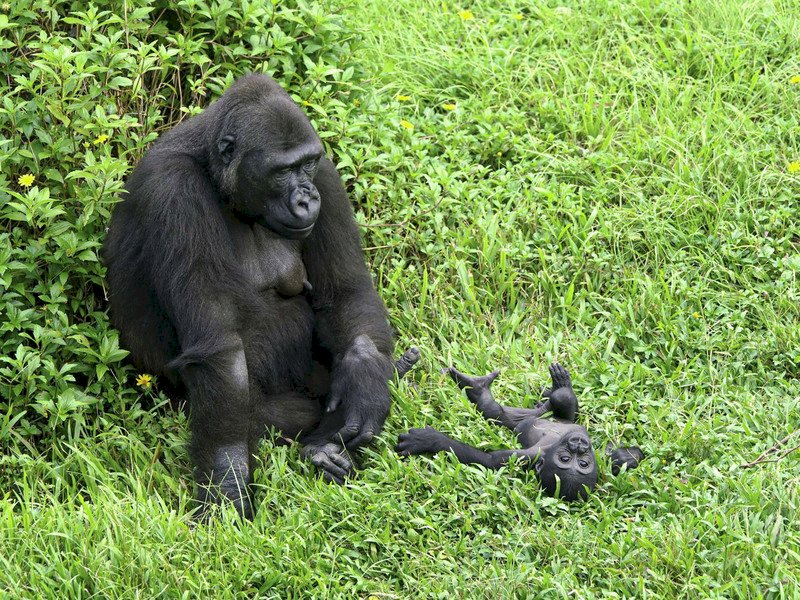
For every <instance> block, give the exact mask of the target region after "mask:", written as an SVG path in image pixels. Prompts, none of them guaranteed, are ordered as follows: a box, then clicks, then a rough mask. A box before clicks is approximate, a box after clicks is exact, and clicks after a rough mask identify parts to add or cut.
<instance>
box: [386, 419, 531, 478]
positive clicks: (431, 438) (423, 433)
mask: <svg viewBox="0 0 800 600" xmlns="http://www.w3.org/2000/svg"><path fill="white" fill-rule="evenodd" d="M395 450H396V451H397V453H398V454H400V456H411V455H412V454H436V453H437V452H446V451H450V452H452V453H453V454H455V455H456V458H458V462H460V463H464V464H477V465H483V466H484V467H486V468H488V469H499V468H500V467H502V466H503V465H504V464H506V463H507V462H508V459H509V457H511V456H512V455H514V454H519V455H523V456H524V455H525V452H524V451H522V450H494V451H492V452H484V451H483V450H478V449H477V448H473V447H472V446H469V445H467V444H465V443H463V442H459V441H458V440H454V439H453V438H451V437H449V436H447V435H445V434H444V433H442V432H441V431H437V430H436V429H434V428H433V427H426V428H425V429H410V430H409V431H408V433H403V434H401V435H400V437H399V439H398V444H397V447H396V448H395Z"/></svg>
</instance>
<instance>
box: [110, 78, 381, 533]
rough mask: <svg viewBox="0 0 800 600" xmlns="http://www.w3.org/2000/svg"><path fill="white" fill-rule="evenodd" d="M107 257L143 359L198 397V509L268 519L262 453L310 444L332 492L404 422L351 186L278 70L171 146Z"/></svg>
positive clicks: (116, 227) (149, 159) (153, 166)
mask: <svg viewBox="0 0 800 600" xmlns="http://www.w3.org/2000/svg"><path fill="white" fill-rule="evenodd" d="M126 191H127V193H126V194H125V196H124V198H123V200H122V202H121V203H120V204H118V205H117V206H116V208H115V210H114V214H113V216H112V218H111V223H110V228H109V233H108V236H107V239H106V241H105V244H104V247H103V255H104V259H105V262H106V265H107V266H108V283H109V287H110V302H111V313H112V319H113V322H114V324H115V326H116V327H117V328H118V329H119V330H120V333H121V338H122V342H123V345H124V346H125V347H126V348H127V349H128V350H130V352H131V356H132V358H133V360H134V362H135V364H136V365H137V366H138V367H139V368H141V369H143V370H146V371H150V372H154V373H157V374H160V375H162V376H163V377H164V378H166V380H167V381H168V382H170V384H172V387H174V389H175V391H176V393H178V394H180V395H181V396H182V397H185V398H186V399H187V400H188V406H189V415H190V427H191V434H192V435H191V444H190V449H189V451H190V454H191V458H192V460H193V463H194V467H195V479H196V482H197V484H198V490H199V492H198V498H199V500H201V502H203V504H204V505H205V504H206V503H219V502H221V501H223V500H224V499H227V500H230V501H231V502H233V504H234V505H235V506H236V508H237V510H238V511H239V512H240V514H242V515H244V516H246V517H251V516H252V503H251V499H250V493H249V489H248V488H249V484H250V482H251V480H252V468H253V460H252V457H253V452H254V450H255V448H256V444H257V443H258V440H259V438H260V437H261V436H263V435H264V433H265V431H266V430H267V428H268V427H270V426H272V427H275V428H276V429H277V430H280V431H281V432H282V434H283V435H284V436H288V437H295V436H298V435H300V436H301V437H300V439H301V441H302V442H303V444H304V450H303V453H304V455H305V456H308V457H309V458H310V459H311V461H312V462H313V463H314V464H315V465H316V466H317V467H318V468H319V469H321V471H322V474H323V476H324V477H325V478H326V479H328V480H331V481H335V482H342V481H343V479H344V478H345V477H346V476H347V475H348V473H349V472H350V470H351V469H352V462H351V459H350V457H349V455H348V452H347V451H348V450H353V449H355V448H357V447H359V446H362V445H364V444H367V443H368V442H369V441H370V440H371V439H372V437H373V436H374V435H376V434H377V433H379V432H380V430H381V427H382V425H383V422H384V420H385V419H386V416H387V414H388V411H389V389H388V380H389V379H390V377H391V376H392V361H391V354H392V335H391V330H390V328H389V324H388V321H387V315H386V309H385V307H384V305H383V303H382V302H381V300H380V299H379V297H378V295H377V293H376V292H375V289H374V287H373V284H372V280H371V278H370V275H369V272H368V270H367V266H366V264H365V261H364V256H363V252H362V250H361V246H360V242H359V232H358V229H357V226H356V223H355V220H354V218H353V212H352V209H351V207H350V204H349V202H348V199H347V196H346V194H345V191H344V187H343V185H342V181H341V179H340V177H339V174H338V173H337V171H336V169H335V167H334V165H333V163H332V162H331V161H330V160H328V159H327V158H326V157H325V156H324V155H323V147H322V144H321V142H320V139H319V137H318V136H317V134H316V132H315V131H314V129H313V127H312V126H311V123H310V122H309V120H308V118H307V117H306V116H305V115H304V114H303V112H302V111H301V110H300V109H299V108H298V106H297V105H296V104H295V103H294V102H293V101H292V100H291V99H290V98H289V95H288V94H287V93H286V92H285V91H284V90H283V89H281V87H280V86H279V85H278V84H277V83H276V82H275V81H274V80H273V79H271V78H270V77H268V76H266V75H249V76H246V77H243V78H241V79H240V80H238V81H237V82H236V83H234V84H233V85H232V86H231V87H230V89H228V91H226V92H225V93H224V94H223V95H222V97H221V98H220V99H219V100H217V101H216V102H215V103H213V104H212V105H211V106H209V107H208V108H207V109H206V110H205V111H204V112H203V113H202V114H200V115H197V116H195V117H192V118H190V119H189V120H187V121H186V122H184V123H182V124H180V125H179V126H177V127H176V128H174V129H173V130H172V131H170V132H169V133H167V134H166V135H164V136H163V137H162V138H161V139H159V140H158V141H157V142H156V143H155V144H154V145H153V146H152V147H151V148H150V150H149V151H148V152H147V153H146V154H145V155H144V157H143V158H142V160H141V162H140V163H139V165H138V166H137V167H136V169H135V170H134V171H133V173H132V174H131V175H130V177H129V178H128V181H127V183H126Z"/></svg>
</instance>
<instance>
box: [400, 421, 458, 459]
mask: <svg viewBox="0 0 800 600" xmlns="http://www.w3.org/2000/svg"><path fill="white" fill-rule="evenodd" d="M446 439H447V436H445V435H444V434H443V433H442V432H440V431H437V430H435V429H434V428H433V427H426V428H425V429H417V428H415V429H409V431H408V433H402V434H400V437H399V438H398V439H397V446H396V447H395V451H396V452H397V453H398V454H399V455H400V456H411V455H412V454H434V453H436V452H439V451H440V450H445V449H446V446H445V445H444V441H445V440H446Z"/></svg>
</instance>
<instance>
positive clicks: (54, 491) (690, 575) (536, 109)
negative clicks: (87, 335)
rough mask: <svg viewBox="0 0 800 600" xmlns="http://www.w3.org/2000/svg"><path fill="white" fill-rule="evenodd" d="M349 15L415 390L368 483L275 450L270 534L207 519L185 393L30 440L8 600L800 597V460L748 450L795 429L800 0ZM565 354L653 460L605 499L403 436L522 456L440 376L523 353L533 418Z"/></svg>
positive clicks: (8, 463)
mask: <svg viewBox="0 0 800 600" xmlns="http://www.w3.org/2000/svg"><path fill="white" fill-rule="evenodd" d="M464 9H469V10H470V11H471V13H472V15H473V17H474V18H473V19H463V18H462V17H461V16H459V14H458V11H460V10H464ZM347 14H348V15H349V17H348V18H349V19H350V21H351V22H352V23H354V24H355V23H360V24H363V29H364V31H363V36H364V39H363V41H362V50H361V54H360V58H359V60H360V61H361V62H362V65H363V67H364V69H365V70H366V71H367V72H368V73H369V74H370V80H369V81H368V82H367V83H368V86H370V87H371V88H372V89H373V90H374V91H375V93H374V95H373V96H371V97H367V98H365V100H364V102H363V104H361V105H359V106H358V107H353V109H352V111H351V120H350V121H349V122H347V123H342V128H343V131H344V132H345V134H346V138H347V139H350V140H352V143H351V145H349V146H348V147H346V148H342V149H340V150H339V152H338V153H337V155H336V156H337V160H338V161H339V162H340V164H341V166H342V170H343V172H344V173H345V174H346V175H347V177H348V178H349V186H350V188H351V194H352V200H353V202H354V205H355V206H356V210H357V214H358V218H359V220H360V221H361V222H362V223H363V224H364V225H365V226H366V227H365V229H364V232H365V236H364V240H365V245H366V247H367V248H368V250H367V254H368V258H369V260H370V263H371V265H372V272H373V274H374V276H375V279H376V283H377V285H378V287H379V290H380V293H381V295H382V296H383V298H384V299H385V301H386V303H387V306H388V308H389V311H390V314H391V319H392V324H393V326H394V327H395V329H396V331H397V334H398V348H400V347H404V346H406V345H410V344H415V345H417V346H419V347H420V348H421V349H422V352H423V360H422V361H421V364H420V365H419V366H418V367H417V369H416V371H415V372H414V374H413V376H412V379H413V380H414V382H415V384H416V385H415V386H412V385H411V381H402V382H399V383H397V384H396V385H395V388H394V391H393V398H394V407H393V411H392V414H391V416H390V417H389V420H388V422H387V425H386V429H385V432H384V434H383V435H382V436H381V437H380V438H379V439H378V440H377V442H376V443H375V444H374V446H373V447H372V448H370V449H368V450H366V451H365V452H364V457H363V470H362V471H361V473H360V475H359V477H358V478H357V479H354V480H353V481H352V482H350V483H348V484H347V485H345V486H343V487H334V486H329V485H325V484H324V483H322V482H321V481H319V480H317V479H316V478H315V477H314V476H313V473H312V471H311V469H310V467H309V466H307V465H306V464H305V463H304V462H303V461H301V460H300V458H299V456H298V452H297V450H296V449H295V448H285V447H280V448H273V447H271V444H269V443H265V445H264V447H263V450H262V452H261V456H262V458H263V461H264V466H263V468H262V469H260V470H259V471H258V473H257V475H256V484H257V496H256V504H257V506H258V514H257V517H256V520H255V522H254V523H252V524H249V523H248V524H238V523H237V522H236V519H235V518H234V517H233V516H232V515H231V514H228V513H226V514H224V515H222V516H221V517H220V519H218V520H217V521H216V522H213V523H212V524H210V525H208V526H199V527H195V526H193V525H192V523H191V521H190V519H189V518H188V517H187V510H188V508H187V506H188V504H189V501H190V498H191V479H190V470H189V465H188V462H187V458H186V456H185V450H184V447H183V444H185V441H186V423H185V419H184V418H183V417H182V416H181V414H179V413H177V412H175V411H173V410H171V409H169V408H168V407H166V406H156V407H154V408H149V407H148V408H145V409H142V408H139V407H129V408H130V415H131V416H130V423H131V424H130V427H129V429H128V431H120V430H119V429H118V428H110V429H109V431H108V433H107V434H105V435H100V436H97V437H94V438H90V439H83V440H81V441H80V442H78V443H76V444H73V445H69V446H66V447H59V448H57V449H55V450H54V451H53V455H52V457H48V458H47V459H45V458H30V457H28V456H27V455H26V454H25V453H23V452H22V451H21V450H19V449H17V450H15V451H14V452H15V454H14V455H8V456H7V457H4V459H3V460H0V475H2V477H0V481H11V480H14V482H15V483H14V484H13V485H12V486H11V487H10V488H9V489H6V490H5V491H4V492H5V497H4V499H3V500H2V502H0V595H8V596H9V597H15V598H16V597H36V598H40V597H47V598H88V597H97V598H106V597H113V598H117V597H119V598H154V597H165V598H173V597H187V598H195V597H215V598H216V597H219V598H228V597H231V598H233V597H237V598H251V597H281V598H287V597H291V598H305V597H319V598H327V597H332V598H336V597H353V596H355V597H360V598H367V597H371V596H374V597H376V598H437V597H439V598H453V597H464V598H510V597H548V598H549V597H554V598H556V597H566V596H570V597H579V598H594V597H620V598H623V597H653V598H664V597H668V598H671V597H679V598H697V597H719V598H729V597H744V598H760V597H766V598H794V597H797V596H798V594H800V592H798V590H800V528H799V527H798V517H800V515H799V514H798V512H799V511H800V492H798V479H800V452H798V453H795V454H793V455H790V456H789V457H787V458H786V459H784V460H782V461H780V462H777V463H771V464H764V465H760V466H758V467H756V468H753V469H742V468H740V465H741V464H742V463H744V462H746V461H748V460H750V459H752V458H754V457H755V456H757V455H758V454H760V453H761V452H762V451H763V450H764V449H766V448H767V447H769V446H770V445H771V444H772V443H773V442H774V441H776V440H778V439H780V438H782V437H784V436H785V435H786V434H788V433H789V432H791V431H793V430H795V429H798V428H800V381H799V380H798V375H800V310H799V309H798V306H799V304H798V303H799V302H800V285H799V284H798V274H799V273H800V250H799V247H800V173H796V174H792V173H790V172H789V168H788V167H789V164H790V163H791V162H793V161H800V124H799V120H798V114H799V113H798V106H799V104H798V103H799V102H800V84H792V83H790V80H791V78H792V76H795V75H800V54H798V51H797V48H798V40H799V39H800V2H798V1H796V0H784V1H778V0H775V1H771V2H770V1H759V2H738V1H730V0H727V1H725V2H718V1H713V0H696V1H693V2H688V1H687V2H683V1H680V0H668V1H664V2H644V1H641V2H634V1H625V0H606V1H603V0H587V1H577V0H576V1H572V2H570V1H567V0H563V2H562V3H561V4H560V5H559V4H558V3H553V2H550V3H547V6H545V3H535V4H534V3H528V2H521V1H519V2H517V1H514V0H512V1H509V2H500V1H494V2H490V1H488V0H487V1H482V2H474V3H470V4H464V5H460V4H452V3H449V2H444V3H443V2H434V1H432V0H430V1H426V0H398V1H396V2H391V3H389V2H379V1H378V0H353V1H352V2H350V3H349V5H348V7H347ZM354 27H355V25H354ZM406 97H407V99H406ZM445 104H455V105H456V108H455V109H454V110H448V109H447V108H445V107H444V105H445ZM401 120H402V121H407V122H408V123H410V124H411V125H413V129H410V130H409V129H406V128H404V127H403V126H402V125H401ZM555 359H558V360H561V361H562V362H564V363H565V364H566V365H567V366H568V367H569V368H570V370H571V371H572V373H573V378H574V380H575V384H576V389H577V391H578V395H579V397H580V399H581V402H582V422H583V423H584V424H585V425H586V426H587V427H588V428H589V430H590V434H591V435H592V437H593V439H594V441H595V447H596V449H598V450H600V449H602V447H603V446H604V445H605V442H606V441H608V440H621V441H624V442H626V443H635V444H638V445H640V446H641V447H642V448H643V449H644V451H645V453H646V454H647V456H648V459H647V460H646V461H645V462H644V463H643V464H642V466H641V467H640V468H639V469H638V470H636V471H634V472H631V473H626V474H623V475H622V476H620V477H617V478H613V477H611V476H610V474H608V470H607V469H606V468H604V469H603V471H604V473H605V474H604V475H603V476H602V479H601V481H600V485H599V489H598V490H597V493H596V494H594V495H593V496H592V497H591V498H590V500H589V501H588V502H586V503H585V504H582V505H574V506H573V505H567V504H564V503H561V502H558V501H556V500H554V499H551V498H547V497H545V496H543V495H541V493H540V491H539V490H538V488H537V485H536V480H535V477H534V476H533V475H532V474H530V473H526V472H524V471H522V469H520V468H518V467H517V466H515V465H511V466H509V467H508V468H507V469H505V470H503V471H500V472H487V471H485V470H482V469H479V468H471V467H465V466H462V465H459V464H457V463H456V462H455V460H454V459H452V458H451V457H450V456H447V455H440V456H437V457H435V458H433V459H429V458H412V459H409V460H400V459H399V458H398V457H397V456H396V455H395V454H394V453H393V452H392V446H393V444H394V441H395V440H396V437H397V435H398V434H399V433H401V432H402V431H404V430H406V429H407V428H408V427H412V426H423V425H433V426H436V427H437V428H440V429H442V430H444V431H446V432H448V433H451V434H453V435H454V436H456V437H460V438H462V439H463V440H465V441H467V442H469V443H472V444H476V445H479V446H484V447H487V448H488V447H510V446H511V445H512V444H513V443H514V440H513V437H512V436H511V435H510V434H509V432H506V431H501V430H499V429H497V428H495V427H492V426H491V425H489V424H488V423H486V422H485V421H483V420H482V419H481V418H479V417H478V415H477V414H476V413H475V411H474V410H473V409H472V408H471V407H470V406H469V404H468V403H467V401H466V400H465V399H464V398H463V397H461V395H460V394H459V393H458V391H457V389H456V388H455V386H454V385H453V384H452V383H451V382H449V381H448V380H445V378H444V377H443V376H441V375H439V373H438V371H439V369H440V368H441V367H442V366H445V365H447V364H451V363H453V364H455V365H457V366H458V367H459V368H460V369H462V370H464V371H467V372H472V373H483V372H488V371H490V370H491V369H493V368H501V369H502V371H503V372H502V375H501V378H500V379H499V380H498V381H497V383H496V384H495V388H496V393H497V396H498V397H499V398H501V399H502V400H503V401H504V402H505V403H507V404H513V405H530V404H532V403H533V402H535V401H536V395H537V390H539V389H540V388H541V386H543V385H544V384H545V383H546V373H547V365H548V364H549V363H550V361H552V360H555ZM146 406H147V405H146ZM98 418H102V417H98ZM2 424H3V420H2V418H1V417H0V426H2ZM4 469H7V471H5V472H4Z"/></svg>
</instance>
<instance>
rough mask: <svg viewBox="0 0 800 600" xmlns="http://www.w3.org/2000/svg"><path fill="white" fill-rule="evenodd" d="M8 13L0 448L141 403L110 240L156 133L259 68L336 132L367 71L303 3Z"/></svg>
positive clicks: (186, 3) (29, 7)
mask: <svg viewBox="0 0 800 600" xmlns="http://www.w3.org/2000/svg"><path fill="white" fill-rule="evenodd" d="M2 10H3V12H2V13H0V31H2V39H0V65H1V66H2V71H3V73H4V74H5V76H4V77H3V78H2V81H0V98H2V101H1V102H0V126H1V128H2V132H3V135H2V141H0V446H9V445H10V446H12V447H16V448H21V447H24V448H26V449H27V450H28V452H29V453H31V454H37V453H39V452H41V451H43V450H45V449H47V448H51V447H53V446H52V444H53V443H54V442H55V441H56V440H66V441H68V442H69V441H74V440H75V439H76V438H78V437H80V436H82V435H86V434H87V433H92V432H95V431H97V430H98V428H99V427H104V428H107V427H109V426H117V425H118V424H120V423H122V422H126V423H127V424H128V425H130V420H131V419H133V418H136V415H139V416H141V415H142V414H143V413H142V411H141V410H138V404H137V403H138V399H139V394H140V392H141V390H137V389H136V388H135V385H134V382H135V373H133V371H132V369H131V368H130V367H128V366H125V364H124V361H123V359H124V358H125V356H126V354H127V353H126V351H125V350H123V349H121V348H120V347H119V341H118V338H117V333H116V331H115V330H114V329H113V328H111V326H110V324H109V319H108V315H107V312H106V302H105V287H104V272H105V270H104V267H103V266H102V264H101V262H100V258H99V251H100V247H101V244H102V239H103V235H104V230H105V227H106V224H107V222H108V218H109V215H110V212H111V209H112V206H113V204H114V203H115V202H117V201H119V199H120V192H121V190H122V186H123V182H124V179H125V176H126V174H127V173H128V172H129V171H130V169H131V168H132V166H133V165H134V164H135V163H136V161H137V160H138V159H139V157H140V156H141V155H142V153H143V152H144V151H145V150H146V149H147V147H148V146H149V145H150V143H151V142H152V141H153V140H154V139H155V138H156V137H157V136H158V135H159V133H160V132H162V131H164V130H166V129H168V128H170V127H172V126H173V125H174V124H175V123H176V122H178V121H180V120H181V119H183V118H186V117H187V116H188V115H191V114H194V113H195V112H197V111H199V110H201V109H202V107H203V106H205V105H206V104H208V103H209V102H210V101H211V100H212V99H213V98H215V97H216V96H218V95H219V94H220V93H221V92H222V91H223V90H224V89H225V88H226V87H227V85H228V84H229V83H230V82H231V81H233V80H234V79H235V78H236V77H237V76H239V75H241V74H243V73H247V72H253V71H259V72H266V73H269V74H271V75H273V76H274V77H276V78H277V79H278V80H279V81H280V82H281V83H282V84H283V85H284V86H285V87H286V88H287V89H288V90H290V92H291V93H292V94H293V96H294V98H295V99H296V100H297V101H298V102H299V103H301V104H302V105H303V106H304V107H305V108H306V110H307V112H308V113H309V115H310V116H311V117H312V120H314V121H315V125H317V127H318V128H319V130H320V131H321V135H322V136H323V137H324V138H325V140H326V141H327V142H336V141H337V137H338V136H339V135H341V132H342V128H341V126H340V123H341V122H342V121H343V120H344V119H345V118H346V116H347V115H346V113H347V111H348V110H349V108H348V107H350V106H352V105H353V104H354V102H353V100H354V98H355V97H356V95H357V94H358V92H359V90H358V88H357V86H355V85H354V84H353V82H354V81H356V80H358V78H359V77H360V74H359V73H357V72H356V68H355V66H354V61H353V60H352V53H353V48H354V45H353V41H354V40H353V36H352V34H350V33H349V31H348V30H347V29H346V28H345V27H344V26H343V24H342V22H341V20H340V19H338V18H337V17H335V16H331V15H335V14H336V12H337V11H336V10H333V9H331V8H329V7H325V6H322V7H320V6H319V5H317V6H315V7H311V6H310V5H309V4H307V3H306V2H303V1H302V0H292V1H289V2H284V1H280V2H279V1H278V0H272V2H271V3H270V2H261V1H243V2H231V1H228V0H210V1H205V0H183V1H182V2H164V1H154V0H149V1H148V0H134V1H128V2H126V3H119V2H97V3H85V2H65V1H61V2H59V1H55V2H46V1H43V0H34V1H28V2H25V1H20V2H15V3H13V5H8V4H4V5H3V6H2ZM120 11H122V12H120ZM345 166H346V165H345ZM149 389H150V391H151V392H152V391H153V390H152V388H149ZM8 460H10V459H8V458H7V461H8ZM1 479H2V476H0V480H1Z"/></svg>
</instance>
